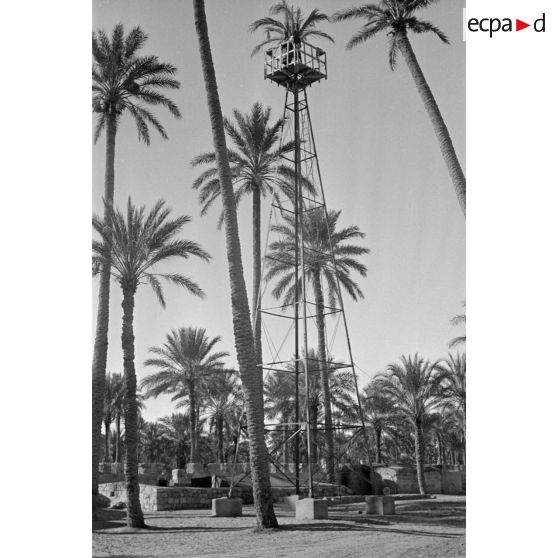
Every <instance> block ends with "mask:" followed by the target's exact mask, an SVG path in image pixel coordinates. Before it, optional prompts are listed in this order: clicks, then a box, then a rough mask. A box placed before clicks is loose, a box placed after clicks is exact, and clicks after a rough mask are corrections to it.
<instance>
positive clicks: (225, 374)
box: [203, 370, 242, 463]
mask: <svg viewBox="0 0 558 558" xmlns="http://www.w3.org/2000/svg"><path fill="white" fill-rule="evenodd" d="M203 413H204V415H205V418H206V419H207V420H208V423H209V429H210V430H213V432H214V434H215V438H216V444H215V446H216V449H217V451H216V457H217V463H225V462H226V459H225V433H226V434H227V436H229V435H232V433H233V432H235V431H238V417H239V416H240V415H241V413H242V390H241V389H240V384H239V381H238V372H237V371H236V370H224V371H222V372H218V373H216V374H213V377H212V381H211V382H210V383H209V385H208V386H207V389H206V393H205V401H204V410H203Z"/></svg>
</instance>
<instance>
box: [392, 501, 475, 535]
mask: <svg viewBox="0 0 558 558" xmlns="http://www.w3.org/2000/svg"><path fill="white" fill-rule="evenodd" d="M390 519H392V520H393V522H394V523H418V524H423V525H438V526H443V527H459V528H462V529H465V524H466V507H465V502H437V503H436V502H435V501H428V500H426V501H422V502H420V503H412V504H405V505H400V506H397V508H396V515H394V516H390Z"/></svg>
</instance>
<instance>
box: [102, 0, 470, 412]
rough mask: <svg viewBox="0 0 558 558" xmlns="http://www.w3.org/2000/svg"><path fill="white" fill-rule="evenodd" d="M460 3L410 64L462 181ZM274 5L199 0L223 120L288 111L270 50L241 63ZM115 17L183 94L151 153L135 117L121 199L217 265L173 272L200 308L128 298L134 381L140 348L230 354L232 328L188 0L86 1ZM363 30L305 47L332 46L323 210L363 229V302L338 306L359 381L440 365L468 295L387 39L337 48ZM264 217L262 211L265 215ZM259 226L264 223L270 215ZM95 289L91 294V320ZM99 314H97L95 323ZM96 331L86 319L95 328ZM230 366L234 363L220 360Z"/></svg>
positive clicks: (126, 134) (442, 195) (458, 247)
mask: <svg viewBox="0 0 558 558" xmlns="http://www.w3.org/2000/svg"><path fill="white" fill-rule="evenodd" d="M464 4H465V2H464V1H461V0H457V1H454V2H440V3H437V4H434V5H433V6H431V7H430V8H428V9H427V10H424V12H423V14H422V15H423V17H424V18H425V19H428V20H430V21H432V22H433V23H435V24H436V25H437V26H438V27H440V28H441V29H442V30H443V31H444V32H445V33H446V34H447V35H448V37H449V39H450V41H451V45H449V46H447V45H444V44H443V43H442V42H441V41H440V40H439V39H438V38H437V37H435V36H434V35H432V34H427V35H422V36H417V35H413V36H411V43H412V45H413V48H414V49H415V53H416V55H417V58H418V60H419V63H420V64H421V67H422V69H423V71H424V73H425V76H426V78H427V80H428V82H429V85H430V87H431V89H432V91H433V93H434V96H435V97H436V100H437V102H438V104H439V107H440V110H441V112H442V115H443V117H444V119H445V121H446V124H447V126H448V129H449V131H450V134H451V136H452V140H453V143H454V146H455V149H456V151H457V155H458V158H459V160H460V162H461V164H462V166H463V168H464V170H465V163H466V160H465V43H464V42H462V8H463V7H464ZM270 5H271V2H270V1H265V2H262V1H256V0H210V1H208V2H206V10H207V19H208V26H209V34H210V40H211V46H212V52H213V58H214V63H215V69H216V74H217V81H218V86H219V93H220V98H221V105H222V109H223V113H224V114H225V115H230V114H231V113H232V110H233V109H235V108H236V109H239V110H240V111H241V112H246V111H248V110H249V109H250V107H251V106H252V104H253V103H254V102H256V101H261V102H262V103H263V104H264V105H266V106H270V107H271V108H272V115H273V116H274V117H275V118H278V117H280V116H281V114H282V109H283V102H284V91H283V89H282V88H279V87H277V86H275V85H274V84H272V83H270V82H269V81H265V80H264V79H263V55H261V56H259V55H256V56H255V57H254V58H250V52H251V50H252V48H253V46H254V45H255V44H256V41H258V40H261V37H260V36H259V35H258V36H255V35H251V34H250V33H249V32H248V30H247V29H248V26H249V24H250V23H251V22H252V21H254V20H255V19H257V18H260V17H263V16H265V15H266V14H267V10H268V8H269V6H270ZM298 5H299V6H300V7H301V8H302V9H303V10H304V11H305V13H308V12H309V11H310V10H311V9H312V8H314V7H316V6H319V8H320V9H321V10H322V11H323V12H325V13H327V14H331V13H333V12H334V11H336V10H338V9H341V8H344V7H350V6H352V5H354V3H353V2H352V1H349V2H345V1H338V0H337V1H333V0H326V1H320V2H319V3H317V2H307V1H303V0H301V1H299V2H298ZM119 22H122V23H123V24H124V26H125V29H126V30H129V29H131V28H132V27H133V26H135V25H140V26H141V27H142V28H143V29H144V31H145V32H146V33H147V34H148V36H149V40H148V42H147V44H146V46H145V47H144V49H143V51H142V53H145V54H156V55H157V56H159V58H160V59H161V60H163V61H165V62H170V63H172V64H174V65H175V66H176V67H177V68H178V72H177V76H176V77H177V79H178V80H179V81H180V82H181V83H182V87H181V89H180V90H178V91H174V92H170V94H169V95H170V96H172V98H173V99H174V100H175V102H176V103H177V104H178V106H179V108H180V110H181V112H182V115H183V118H182V119H181V120H175V119H174V118H173V117H172V116H171V115H170V114H169V113H167V112H163V111H158V115H159V117H160V120H161V122H162V123H163V124H164V126H165V128H166V130H167V133H168V135H169V140H168V141H164V140H163V139H162V138H160V137H158V135H157V134H156V132H155V131H153V132H152V142H151V145H150V146H149V147H147V146H145V144H142V143H140V142H139V141H138V139H137V133H136V130H135V125H134V124H133V123H132V122H131V120H130V118H129V117H126V118H124V119H123V120H122V122H121V125H120V128H119V131H118V135H117V139H116V173H115V174H116V181H115V203H116V205H117V206H119V207H123V206H124V204H125V203H126V200H127V198H128V196H131V197H132V200H133V202H134V203H135V204H136V205H147V206H148V207H150V206H152V205H153V204H154V203H155V201H157V200H158V199H160V198H163V199H164V200H166V201H167V202H168V204H169V205H170V206H171V207H172V208H173V210H174V214H179V213H180V214H187V215H190V216H191V217H192V222H191V223H190V224H188V225H187V226H186V227H185V228H184V236H185V237H186V238H189V239H193V240H196V241H198V242H199V243H200V244H202V246H203V247H204V248H205V249H206V250H207V251H208V252H209V253H210V254H211V255H212V256H213V259H212V261H211V263H210V264H207V263H203V262H197V261H195V260H192V261H189V262H187V263H186V264H183V263H178V262H177V263H176V264H173V265H174V266H175V267H173V269H175V270H177V271H178V268H177V267H176V266H180V271H181V272H183V273H185V274H187V275H189V276H190V277H191V278H193V279H194V280H196V281H197V282H198V283H199V284H200V285H201V286H202V288H203V289H204V291H205V292H206V295H207V296H206V298H205V299H204V300H200V299H197V298H195V297H193V296H191V295H188V294H187V293H186V292H185V291H183V290H180V289H178V288H177V287H173V286H169V287H167V288H166V289H165V297H166V300H167V308H166V309H163V308H161V307H160V305H159V303H158V302H157V299H156V297H155V295H154V294H153V292H152V291H151V290H150V289H149V288H148V287H147V286H142V287H141V288H140V289H139V291H138V293H137V295H136V311H135V335H136V372H137V375H138V379H139V380H140V381H141V379H142V378H143V377H144V376H145V375H146V374H148V373H150V372H151V371H150V370H146V369H145V368H144V367H143V362H144V360H145V359H146V358H147V356H148V349H149V347H151V346H154V345H156V346H157V345H160V344H162V343H163V342H164V338H165V335H166V334H167V333H168V332H170V330H171V329H175V328H178V327H182V326H193V327H204V328H206V329H207V332H208V334H209V335H210V336H217V335H220V336H221V337H222V342H221V346H220V348H221V349H222V350H227V351H229V352H230V353H231V355H234V340H233V333H232V318H231V314H230V297H229V288H228V271H227V262H226V255H225V243H224V234H223V232H222V231H218V230H217V228H216V223H217V219H218V214H219V210H218V208H215V209H213V210H212V211H210V212H209V214H208V215H207V216H205V217H200V215H199V205H198V202H197V194H196V192H195V191H194V190H193V189H192V186H191V185H192V182H193V180H194V179H195V178H196V176H197V174H198V173H199V170H198V169H192V168H190V165H189V162H190V160H191V159H192V158H193V157H194V156H196V155H197V154H199V153H201V152H204V151H208V150H212V139H211V130H210V126H209V116H208V110H207V102H206V96H205V88H204V84H203V78H202V73H201V64H200V60H199V52H198V46H197V38H196V35H195V29H194V22H193V14H192V3H191V2H189V1H185V0H157V1H153V0H94V2H93V27H94V29H98V28H103V29H105V30H106V31H110V30H111V29H112V27H113V26H114V25H115V24H116V23H119ZM357 25H358V24H357V23H356V22H345V23H342V24H327V23H325V24H324V25H323V27H322V28H323V30H324V31H327V32H328V33H330V34H331V35H332V36H333V37H334V38H335V44H331V43H329V42H326V41H321V42H319V41H313V42H314V43H315V44H319V45H320V46H321V47H322V48H324V49H325V50H326V51H327V61H328V79H327V80H326V81H322V82H320V83H319V84H316V85H314V86H313V87H312V88H310V89H309V90H308V98H309V106H310V112H311V116H312V124H313V127H314V135H315V139H316V147H317V151H318V156H319V160H320V167H321V171H322V177H323V185H324V190H325V196H326V200H327V203H328V206H329V208H330V209H337V210H341V211H342V213H341V217H340V225H341V226H348V225H358V226H359V227H360V229H361V230H362V231H363V232H364V233H365V234H366V238H365V240H364V241H363V243H364V244H365V245H366V246H367V247H368V248H370V254H368V255H367V256H365V257H364V258H363V260H362V261H363V263H364V264H365V265H366V266H367V267H368V276H367V277H366V278H365V279H359V285H360V287H361V289H362V291H363V292H364V295H365V299H364V300H363V301H361V302H358V303H353V302H352V301H348V300H346V312H347V320H348V325H349V331H350V336H351V344H352V347H353V353H354V358H355V362H356V364H357V366H358V368H359V370H360V369H361V370H362V371H359V381H360V384H361V386H363V385H365V384H366V383H367V382H368V381H369V380H370V378H371V377H372V376H373V375H374V374H376V373H378V372H381V371H382V370H384V369H385V367H386V366H387V364H388V363H390V362H393V361H395V360H397V359H398V358H399V356H400V355H402V354H405V355H407V354H414V353H415V352H418V353H419V354H421V355H423V356H424V357H425V358H428V359H432V360H433V359H437V358H442V357H444V356H446V355H447V351H448V349H447V344H448V341H449V340H450V339H451V338H452V337H455V336H456V335H459V334H462V333H463V329H462V328H459V327H454V326H452V325H450V319H451V317H452V316H453V315H455V314H457V313H461V312H462V301H463V300H464V299H465V220H464V218H463V215H462V213H461V211H460V209H459V205H458V202H457V198H456V196H455V193H454V190H453V186H452V184H451V180H450V178H449V175H448V172H447V169H446V167H445V164H444V162H443V159H442V156H441V153H440V150H439V147H438V143H437V140H436V138H435V135H434V132H433V129H432V126H431V124H430V121H429V119H428V117H427V115H426V113H425V111H424V107H423V105H422V101H421V100H420V98H419V96H418V93H417V91H416V88H415V86H414V83H413V81H412V78H411V76H410V74H409V72H408V69H407V67H406V66H405V63H404V61H403V60H402V59H400V60H399V64H398V66H397V68H396V70H395V71H394V72H392V71H391V70H390V69H389V66H388V62H387V38H386V37H385V36H378V37H377V38H375V39H374V40H372V41H369V42H367V43H364V44H363V45H361V46H359V47H356V48H355V49H353V50H352V51H347V50H346V49H345V44H346V42H347V41H348V39H349V38H350V37H351V35H352V33H354V32H355V31H356V29H357ZM104 140H105V137H104V135H103V136H102V137H101V139H100V140H99V142H98V143H97V145H95V146H94V148H93V192H92V196H93V208H94V211H96V212H97V213H99V212H100V211H101V210H102V202H101V198H102V195H103V179H104V166H105V162H104V154H105V143H104ZM250 210H251V204H250V201H249V200H248V199H247V200H245V201H244V202H243V204H242V206H241V207H240V209H239V213H238V219H239V226H240V236H241V242H242V247H243V253H242V256H243V263H244V269H245V277H246V283H247V288H248V291H249V293H250V292H251V268H252V261H251V212H250ZM262 213H263V214H264V215H267V213H268V206H267V204H264V208H263V211H262ZM264 221H265V219H264ZM120 303H121V293H120V292H119V287H118V286H117V285H116V284H113V287H112V290H111V317H110V325H109V355H108V364H107V369H108V370H109V371H112V372H121V371H122V353H121V348H120V327H121V318H122V311H121V307H120ZM96 304H97V284H96V281H95V282H94V283H93V305H94V310H96ZM93 316H94V317H95V312H94V313H93ZM92 325H93V327H94V326H95V324H94V323H93V324H92ZM229 364H231V365H232V364H234V356H231V358H230V359H229ZM171 412H173V404H172V403H171V402H170V400H169V398H168V397H164V396H163V397H159V398H158V399H156V400H152V399H151V400H148V401H147V402H146V409H145V410H144V412H143V415H144V417H145V418H146V419H147V420H154V419H156V418H157V417H160V416H164V415H167V414H169V413H171Z"/></svg>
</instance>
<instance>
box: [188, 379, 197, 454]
mask: <svg viewBox="0 0 558 558" xmlns="http://www.w3.org/2000/svg"><path fill="white" fill-rule="evenodd" d="M188 397H189V400H190V463H197V461H196V459H197V451H196V450H197V444H196V432H197V429H196V390H195V386H194V382H193V380H189V381H188Z"/></svg>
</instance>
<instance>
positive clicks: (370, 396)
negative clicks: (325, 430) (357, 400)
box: [363, 381, 395, 463]
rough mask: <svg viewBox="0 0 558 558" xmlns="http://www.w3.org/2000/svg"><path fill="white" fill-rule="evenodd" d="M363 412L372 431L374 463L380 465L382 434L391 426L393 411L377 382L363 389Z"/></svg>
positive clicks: (390, 403) (391, 404)
mask: <svg viewBox="0 0 558 558" xmlns="http://www.w3.org/2000/svg"><path fill="white" fill-rule="evenodd" d="M363 410H364V412H365V416H366V418H367V419H368V421H369V422H370V424H371V426H372V429H373V431H374V440H375V445H376V463H382V434H383V433H384V432H386V431H387V430H389V428H390V427H391V426H393V416H394V414H395V409H394V406H393V403H392V401H391V400H390V399H389V398H388V397H386V396H385V395H384V394H382V392H381V386H379V385H378V384H377V382H374V381H372V382H370V384H368V385H367V386H366V388H364V399H363Z"/></svg>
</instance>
